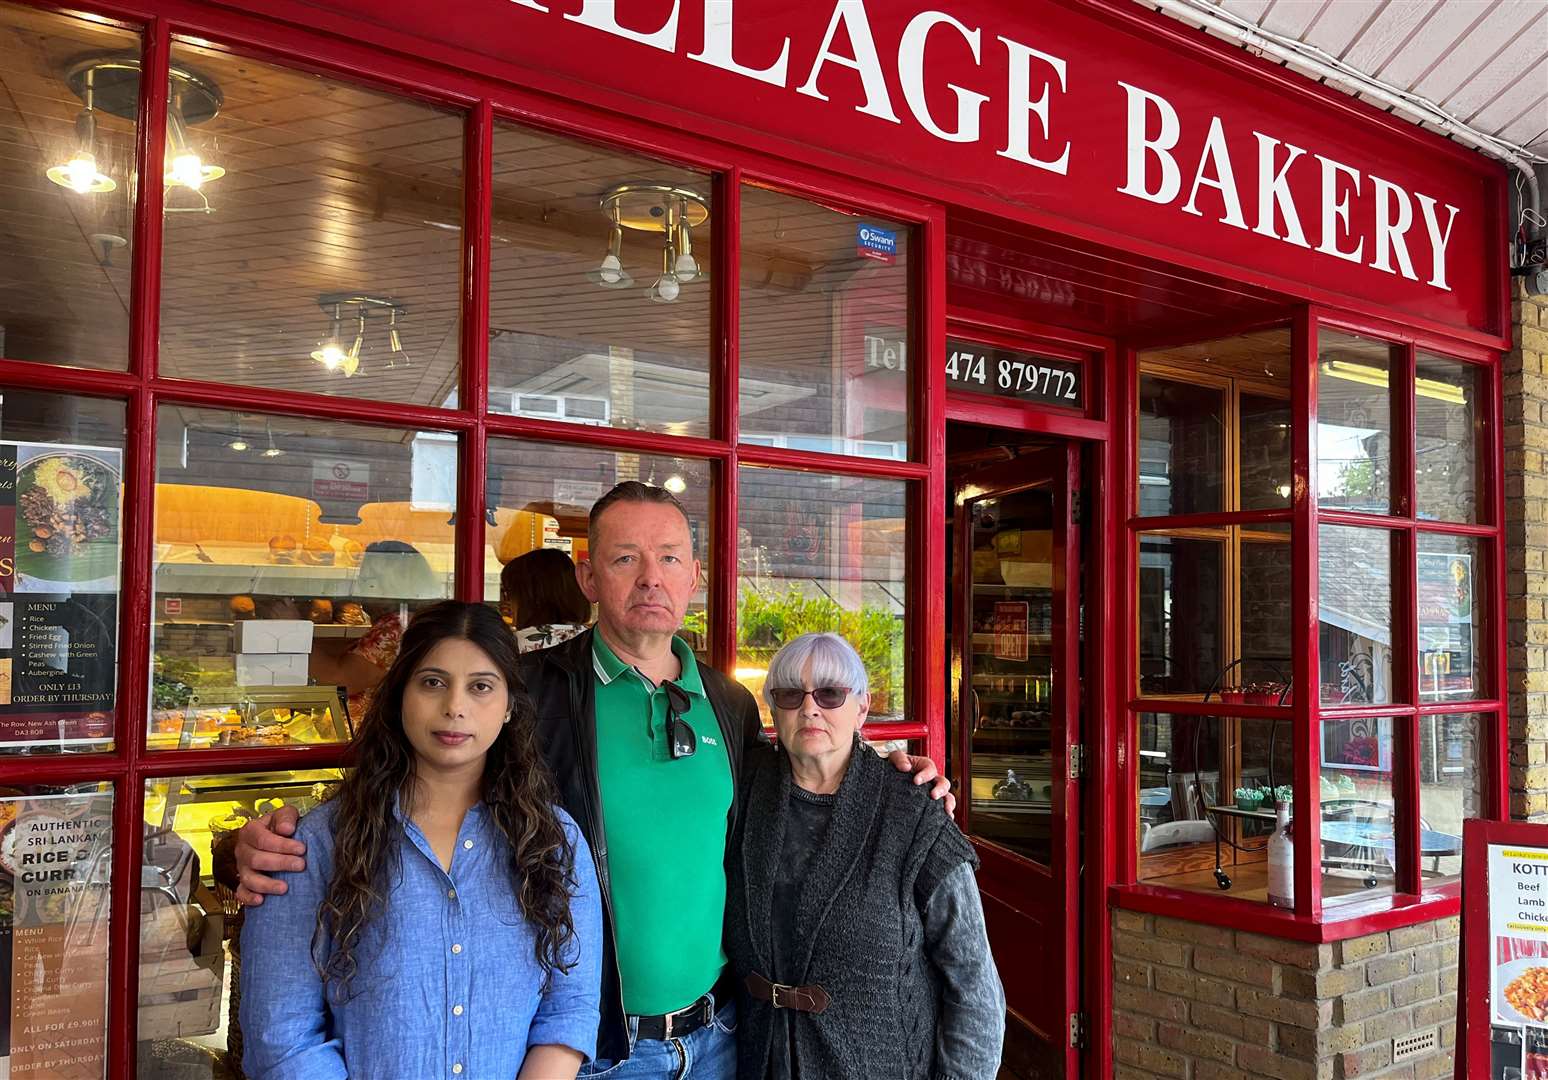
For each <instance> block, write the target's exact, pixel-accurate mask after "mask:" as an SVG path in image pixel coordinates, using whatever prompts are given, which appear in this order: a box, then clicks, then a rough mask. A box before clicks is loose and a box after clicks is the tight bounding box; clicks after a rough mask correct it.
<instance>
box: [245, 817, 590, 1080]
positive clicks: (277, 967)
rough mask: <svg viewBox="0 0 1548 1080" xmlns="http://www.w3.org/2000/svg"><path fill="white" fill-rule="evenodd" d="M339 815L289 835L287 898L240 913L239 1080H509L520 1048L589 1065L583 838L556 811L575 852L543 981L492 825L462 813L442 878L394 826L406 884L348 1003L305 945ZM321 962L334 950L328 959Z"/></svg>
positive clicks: (408, 826) (359, 951)
mask: <svg viewBox="0 0 1548 1080" xmlns="http://www.w3.org/2000/svg"><path fill="white" fill-rule="evenodd" d="M334 809H335V804H332V803H324V804H323V805H322V806H319V807H318V808H317V809H315V810H313V811H312V812H311V813H310V814H308V815H307V816H306V817H305V818H304V819H303V820H302V822H301V825H300V827H299V829H298V830H297V834H296V835H297V836H298V837H299V838H300V839H301V840H303V841H305V842H306V869H305V870H304V871H302V872H300V873H297V874H291V875H287V876H286V879H285V880H286V882H287V883H288V884H289V886H290V888H289V891H288V892H286V893H285V895H283V896H271V897H269V898H267V899H266V900H265V901H264V903H263V905H262V906H261V907H256V908H249V909H248V911H247V921H246V925H245V926H244V927H243V930H242V1008H241V1020H242V1036H243V1040H244V1043H245V1050H244V1053H243V1057H242V1066H243V1068H244V1069H245V1070H246V1072H247V1075H248V1077H249V1078H250V1080H344V1078H348V1080H377V1078H380V1080H404V1078H406V1077H414V1078H415V1080H431V1078H435V1077H446V1078H448V1080H484V1078H486V1077H488V1078H498V1080H513V1078H514V1077H515V1076H516V1074H517V1073H518V1072H519V1071H520V1069H521V1063H522V1061H523V1059H524V1058H525V1057H526V1054H527V1048H528V1047H532V1046H541V1045H561V1046H568V1047H571V1048H573V1049H576V1050H579V1051H580V1052H581V1053H582V1054H584V1055H585V1056H586V1058H587V1059H588V1060H589V1059H590V1058H591V1057H592V1056H593V1055H594V1054H595V1052H596V1041H597V1028H598V1025H599V1023H600V1020H601V1014H600V1008H599V1004H598V999H599V996H600V990H601V959H602V913H601V903H600V900H599V898H598V892H597V879H596V871H595V869H594V868H593V866H592V861H591V853H590V851H589V850H588V849H587V847H586V842H585V840H584V839H583V838H582V837H581V834H580V829H579V828H577V827H576V825H575V822H574V821H573V820H572V819H571V818H570V816H569V815H568V814H566V813H565V812H564V811H563V810H560V809H558V808H557V807H556V808H555V813H556V814H557V815H558V816H559V819H560V821H561V822H562V824H563V825H564V829H565V832H566V833H567V834H568V835H569V838H570V843H571V844H572V845H573V846H574V849H575V873H574V876H575V880H576V883H577V888H576V890H575V894H574V896H573V898H572V900H571V903H570V913H571V918H572V919H573V920H574V923H575V937H574V939H572V941H571V943H570V946H569V949H568V955H567V959H568V960H574V961H575V962H576V963H575V966H574V967H573V968H571V969H570V972H569V974H567V975H566V974H561V973H560V972H558V971H555V972H554V974H553V979H552V982H551V983H550V985H549V986H548V988H547V989H546V990H545V989H544V972H543V969H542V968H541V967H540V966H539V965H538V962H537V959H536V957H535V956H534V954H533V930H532V927H531V925H530V924H529V923H528V922H527V920H526V918H525V917H524V916H523V915H522V914H521V908H520V906H519V904H518V903H517V899H516V894H515V892H514V890H513V889H512V888H511V881H510V872H509V869H508V867H509V859H510V847H509V845H508V844H507V843H506V841H505V838H504V837H503V836H501V835H500V832H499V830H498V829H497V828H496V827H495V824H494V821H493V820H492V818H491V817H490V815H489V813H488V810H487V809H486V808H485V807H484V806H483V804H479V805H478V806H475V807H473V809H472V810H470V811H469V812H468V815H467V817H466V819H464V821H463V823H462V828H461V829H460V830H459V831H458V833H457V847H456V850H455V854H454V855H453V857H452V864H451V872H450V873H447V872H446V871H445V870H443V869H441V864H440V861H439V860H438V859H437V858H436V857H435V854H434V852H432V851H431V848H430V844H429V842H428V841H427V840H426V839H425V836H424V833H422V832H421V831H420V830H419V827H418V826H416V825H415V824H414V823H413V821H411V820H409V818H408V817H407V816H406V815H404V814H402V813H401V812H400V813H399V814H398V823H399V825H400V827H401V831H400V833H399V843H398V856H399V866H400V868H399V870H398V871H397V872H395V873H393V874H392V876H391V877H390V879H389V890H390V891H389V893H388V897H387V904H386V910H385V911H384V912H383V913H382V914H381V915H380V916H378V917H377V918H376V919H375V920H373V921H372V922H371V923H369V924H368V925H367V926H366V928H365V929H364V930H363V931H362V933H361V936H360V938H359V939H358V940H357V943H356V946H355V949H354V956H355V960H356V962H357V964H358V965H359V970H358V971H357V973H356V975H355V977H354V979H353V980H352V981H351V983H350V984H349V987H348V996H347V998H346V999H345V1000H343V1001H342V1002H341V1001H340V1000H339V998H340V995H339V993H338V990H337V986H336V984H335V983H329V984H328V986H327V988H326V993H325V991H324V985H323V982H322V979H321V978H320V977H319V976H318V973H317V969H316V966H315V965H314V964H313V962H312V953H311V943H312V930H313V927H314V925H315V920H316V918H317V908H318V905H319V904H320V903H321V901H322V899H323V896H324V895H325V893H326V891H327V887H328V882H329V881H330V880H331V878H332V876H333V829H332V820H333V812H334ZM324 944H325V947H326V946H327V945H328V944H331V943H324Z"/></svg>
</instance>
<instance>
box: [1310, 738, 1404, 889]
mask: <svg viewBox="0 0 1548 1080" xmlns="http://www.w3.org/2000/svg"><path fill="white" fill-rule="evenodd" d="M1392 751H1393V747H1392V719H1391V718H1390V717H1386V716H1382V717H1376V718H1362V719H1358V720H1331V721H1328V722H1326V723H1324V724H1323V725H1322V776H1321V780H1320V781H1319V785H1318V787H1319V798H1320V801H1321V803H1322V900H1323V903H1325V904H1335V903H1338V902H1339V901H1340V900H1344V899H1348V898H1351V897H1355V896H1369V895H1370V894H1371V893H1373V892H1391V891H1392V885H1393V875H1394V868H1395V867H1396V865H1397V855H1396V849H1395V847H1394V844H1395V837H1396V829H1397V821H1396V809H1395V807H1394V804H1393V801H1392V765H1393V753H1392Z"/></svg>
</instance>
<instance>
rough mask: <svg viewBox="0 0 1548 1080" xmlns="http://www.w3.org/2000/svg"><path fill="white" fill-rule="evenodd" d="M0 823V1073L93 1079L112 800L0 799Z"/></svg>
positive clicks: (96, 796)
mask: <svg viewBox="0 0 1548 1080" xmlns="http://www.w3.org/2000/svg"><path fill="white" fill-rule="evenodd" d="M0 823H3V824H0V953H3V954H4V955H0V963H3V964H4V967H5V974H6V975H8V976H9V989H8V993H7V994H6V1000H5V1008H4V1009H3V1010H0V1075H8V1076H9V1077H11V1078H13V1080H14V1078H20V1077H39V1078H42V1077H48V1078H50V1080H99V1078H100V1077H101V1076H103V1075H104V1066H105V1050H106V1029H107V982H108V979H107V976H108V954H107V950H108V908H109V899H110V895H109V893H110V890H109V888H108V883H109V869H110V867H111V864H112V859H111V854H112V840H113V796H112V795H111V794H110V793H107V792H95V791H93V792H86V793H79V794H64V795H34V796H26V797H17V798H8V799H0Z"/></svg>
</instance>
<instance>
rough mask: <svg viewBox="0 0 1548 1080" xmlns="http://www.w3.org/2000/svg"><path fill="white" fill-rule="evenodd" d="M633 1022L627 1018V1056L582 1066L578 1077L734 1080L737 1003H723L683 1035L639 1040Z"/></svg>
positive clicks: (623, 1079) (625, 1079) (617, 1079)
mask: <svg viewBox="0 0 1548 1080" xmlns="http://www.w3.org/2000/svg"><path fill="white" fill-rule="evenodd" d="M636 1023H637V1022H636V1021H634V1020H630V1021H629V1045H630V1047H631V1048H632V1052H631V1053H630V1055H629V1057H628V1058H627V1059H625V1060H624V1061H611V1060H609V1059H607V1058H601V1059H599V1060H597V1061H593V1062H592V1063H591V1064H589V1065H582V1066H581V1070H580V1077H579V1078H577V1080H585V1078H587V1077H592V1078H601V1077H606V1078H607V1080H736V1002H734V1001H731V1002H727V1003H726V1004H725V1005H722V1006H721V1007H720V1008H719V1009H717V1010H716V1012H715V1019H714V1020H712V1021H710V1022H709V1023H708V1024H705V1025H704V1026H703V1027H701V1028H699V1029H698V1030H697V1031H695V1032H693V1033H692V1034H689V1035H685V1036H683V1037H682V1038H675V1037H674V1038H671V1039H640V1038H638V1037H637V1036H636V1033H635V1028H636Z"/></svg>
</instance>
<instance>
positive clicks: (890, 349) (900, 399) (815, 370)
mask: <svg viewBox="0 0 1548 1080" xmlns="http://www.w3.org/2000/svg"><path fill="white" fill-rule="evenodd" d="M741 242H742V271H741V307H742V324H741V365H742V374H741V390H740V401H741V404H740V408H741V424H742V440H743V441H744V442H750V443H757V444H758V445H760V446H788V447H792V448H794V449H799V450H821V451H826V452H828V453H834V454H857V455H860V456H862V457H881V458H893V459H897V460H902V459H904V458H906V457H907V456H908V376H907V374H906V367H907V365H908V363H910V362H911V361H912V360H913V359H914V357H913V355H912V347H911V343H910V341H909V268H908V267H909V230H908V226H906V225H902V224H899V223H897V222H893V221H888V220H886V219H884V218H879V217H876V216H874V215H870V214H867V215H856V214H850V213H845V212H843V211H839V210H833V209H830V208H828V207H826V206H818V205H817V204H816V203H811V202H807V201H805V200H804V199H797V198H793V197H791V196H789V195H780V194H777V193H776V192H772V191H765V190H764V189H762V188H756V187H744V188H743V189H742V235H741Z"/></svg>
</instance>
